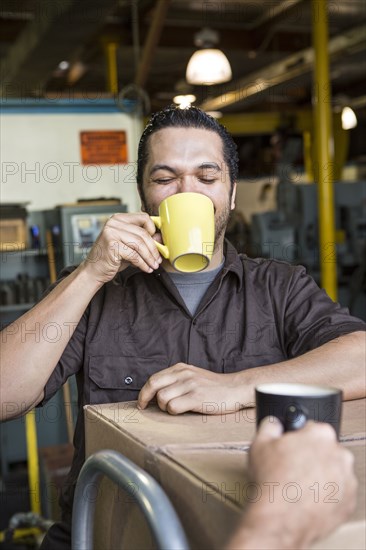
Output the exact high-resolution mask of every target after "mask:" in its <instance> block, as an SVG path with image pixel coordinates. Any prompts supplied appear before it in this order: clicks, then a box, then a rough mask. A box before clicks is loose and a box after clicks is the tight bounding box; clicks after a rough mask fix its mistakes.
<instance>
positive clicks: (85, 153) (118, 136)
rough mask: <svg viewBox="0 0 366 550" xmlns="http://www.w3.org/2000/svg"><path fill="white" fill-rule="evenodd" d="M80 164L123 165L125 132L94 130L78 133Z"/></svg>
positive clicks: (125, 149)
mask: <svg viewBox="0 0 366 550" xmlns="http://www.w3.org/2000/svg"><path fill="white" fill-rule="evenodd" d="M80 148H81V162H82V164H124V163H126V162H127V140H126V132H124V131H120V130H96V131H91V132H89V131H85V132H80Z"/></svg>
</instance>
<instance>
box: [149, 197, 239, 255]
mask: <svg viewBox="0 0 366 550" xmlns="http://www.w3.org/2000/svg"><path fill="white" fill-rule="evenodd" d="M158 210H159V209H158V207H153V206H152V205H151V204H150V203H148V202H147V201H145V202H144V211H145V212H146V213H147V214H149V216H158V215H159V211H158ZM230 212H231V195H230V197H229V198H228V201H227V203H226V204H225V206H224V208H223V209H222V211H221V212H220V213H217V211H216V210H215V244H214V252H216V251H217V249H218V247H219V246H221V244H222V242H223V239H224V236H225V231H226V227H227V224H228V222H229V218H230Z"/></svg>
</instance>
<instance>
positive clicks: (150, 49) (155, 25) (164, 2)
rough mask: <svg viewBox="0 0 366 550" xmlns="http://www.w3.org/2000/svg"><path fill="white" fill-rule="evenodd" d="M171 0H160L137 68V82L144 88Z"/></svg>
mask: <svg viewBox="0 0 366 550" xmlns="http://www.w3.org/2000/svg"><path fill="white" fill-rule="evenodd" d="M169 4H170V0H158V3H157V5H156V7H155V10H154V14H153V20H152V22H151V26H150V29H149V32H148V35H147V37H146V41H145V45H144V49H143V52H142V56H141V60H140V63H139V65H138V68H137V73H136V78H135V84H136V85H137V86H140V87H141V88H143V87H144V86H145V83H146V81H147V79H148V76H149V72H150V68H151V63H152V60H153V57H154V54H155V50H156V47H157V45H158V43H159V40H160V35H161V31H162V29H163V27H164V21H165V17H166V14H167V11H168V8H169Z"/></svg>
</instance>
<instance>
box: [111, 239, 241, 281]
mask: <svg viewBox="0 0 366 550" xmlns="http://www.w3.org/2000/svg"><path fill="white" fill-rule="evenodd" d="M224 256H225V262H224V267H223V269H222V276H224V275H226V273H228V272H229V271H232V272H233V273H235V275H236V276H237V278H238V281H239V289H238V290H239V291H240V290H241V288H242V286H243V276H244V270H243V262H242V261H241V259H240V256H239V254H238V252H237V250H236V249H235V248H234V247H233V245H232V244H231V243H230V242H229V241H228V240H227V239H225V241H224ZM162 271H163V269H162V268H161V267H159V269H157V270H156V271H154V273H152V274H151V275H158V274H159V273H161V272H162ZM137 273H142V271H141V269H139V268H138V267H136V266H134V265H130V266H128V267H127V268H126V269H124V270H123V271H121V272H120V273H119V275H118V279H119V282H120V283H122V285H126V283H127V281H128V279H129V278H130V277H132V276H133V275H136V274H137Z"/></svg>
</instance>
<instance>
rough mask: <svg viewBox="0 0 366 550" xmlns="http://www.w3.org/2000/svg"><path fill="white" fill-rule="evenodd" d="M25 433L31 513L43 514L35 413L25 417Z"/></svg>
mask: <svg viewBox="0 0 366 550" xmlns="http://www.w3.org/2000/svg"><path fill="white" fill-rule="evenodd" d="M25 432H26V440H27V457H28V482H29V494H30V505H31V511H32V512H34V513H36V514H40V513H41V499H40V493H39V489H40V486H39V464H38V448H37V427H36V417H35V411H34V410H33V411H30V412H29V413H27V414H26V416H25Z"/></svg>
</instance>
